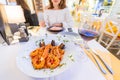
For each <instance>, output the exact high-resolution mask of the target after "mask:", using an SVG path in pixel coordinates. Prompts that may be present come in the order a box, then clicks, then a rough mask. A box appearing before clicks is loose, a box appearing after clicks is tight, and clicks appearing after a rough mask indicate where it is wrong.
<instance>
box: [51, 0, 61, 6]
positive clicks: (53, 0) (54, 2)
mask: <svg viewBox="0 0 120 80" xmlns="http://www.w3.org/2000/svg"><path fill="white" fill-rule="evenodd" d="M60 1H61V0H52V3H53V4H54V5H59V3H60Z"/></svg>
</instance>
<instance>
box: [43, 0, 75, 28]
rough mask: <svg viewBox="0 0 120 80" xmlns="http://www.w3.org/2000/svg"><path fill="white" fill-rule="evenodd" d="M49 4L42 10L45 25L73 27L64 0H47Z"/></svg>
mask: <svg viewBox="0 0 120 80" xmlns="http://www.w3.org/2000/svg"><path fill="white" fill-rule="evenodd" d="M49 3H50V4H49V6H47V7H46V9H45V11H44V20H45V24H46V26H47V27H50V26H54V27H67V28H69V27H73V26H74V25H73V20H72V16H71V15H70V12H69V10H68V8H67V7H66V0H49Z"/></svg>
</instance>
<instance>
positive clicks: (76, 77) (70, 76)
mask: <svg viewBox="0 0 120 80" xmlns="http://www.w3.org/2000/svg"><path fill="white" fill-rule="evenodd" d="M30 41H31V40H29V42H30ZM24 44H27V43H20V44H19V43H18V44H15V45H10V46H0V54H1V55H0V80H44V79H36V78H31V77H29V76H27V75H25V74H24V73H22V72H21V71H20V70H19V69H18V68H17V65H16V56H17V54H20V53H19V52H20V51H19V50H20V46H21V45H22V47H24ZM88 44H89V46H90V47H92V48H94V47H96V46H98V47H99V48H102V49H104V48H103V47H101V46H100V45H99V44H98V43H97V42H96V41H95V40H93V41H91V42H89V43H88ZM95 45H96V46H95ZM104 50H105V49H104ZM79 54H80V53H79V52H78V55H79ZM76 58H77V61H76V62H75V64H74V65H73V66H72V67H71V68H69V69H68V70H66V71H65V72H63V73H61V74H59V75H57V76H55V80H106V79H105V78H104V76H103V75H102V74H101V72H100V71H99V70H98V69H97V68H96V66H95V65H94V63H93V62H92V61H91V60H90V59H89V58H88V57H87V56H86V55H83V56H81V55H80V56H77V57H76ZM51 79H52V78H51Z"/></svg>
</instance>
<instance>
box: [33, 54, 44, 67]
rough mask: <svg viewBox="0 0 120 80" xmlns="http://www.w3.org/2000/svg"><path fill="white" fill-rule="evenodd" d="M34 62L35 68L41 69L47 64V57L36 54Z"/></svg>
mask: <svg viewBox="0 0 120 80" xmlns="http://www.w3.org/2000/svg"><path fill="white" fill-rule="evenodd" d="M32 64H33V67H34V68H35V69H41V68H43V67H44V65H45V59H44V58H43V57H40V58H39V57H38V56H35V58H34V59H33V60H32Z"/></svg>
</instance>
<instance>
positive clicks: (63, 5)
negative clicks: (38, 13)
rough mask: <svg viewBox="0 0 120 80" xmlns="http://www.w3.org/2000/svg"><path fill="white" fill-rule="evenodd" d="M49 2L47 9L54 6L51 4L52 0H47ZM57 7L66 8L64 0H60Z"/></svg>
mask: <svg viewBox="0 0 120 80" xmlns="http://www.w3.org/2000/svg"><path fill="white" fill-rule="evenodd" d="M49 3H50V5H49V7H48V9H53V8H54V6H53V3H52V1H51V0H49ZM58 8H59V9H64V8H66V0H61V1H60V3H59V6H58Z"/></svg>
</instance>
